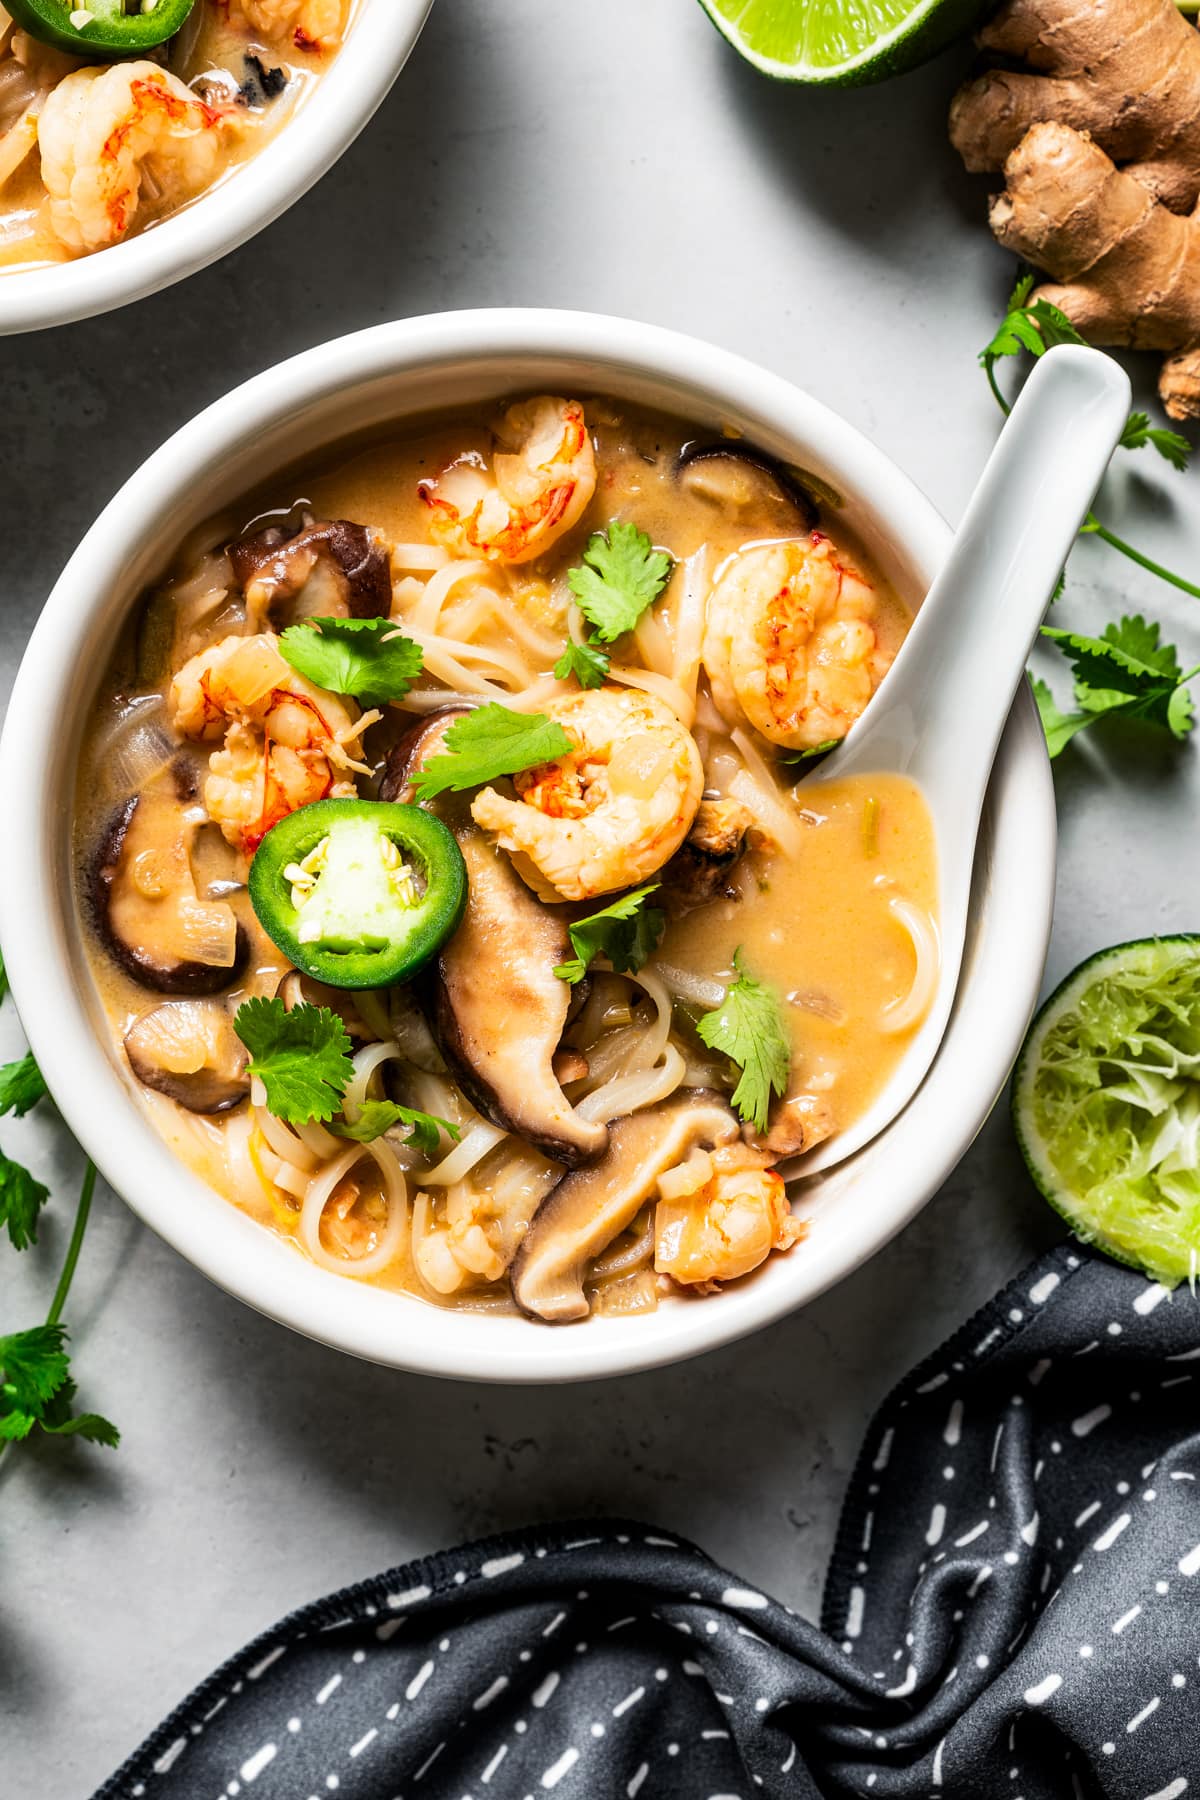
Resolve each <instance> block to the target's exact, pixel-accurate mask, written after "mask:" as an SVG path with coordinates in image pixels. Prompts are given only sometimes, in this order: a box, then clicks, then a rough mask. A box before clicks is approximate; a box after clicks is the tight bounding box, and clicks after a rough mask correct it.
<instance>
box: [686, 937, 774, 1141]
mask: <svg viewBox="0 0 1200 1800" xmlns="http://www.w3.org/2000/svg"><path fill="white" fill-rule="evenodd" d="M733 967H734V974H735V979H734V980H733V981H732V982H731V983H730V985H729V986H728V987H727V988H726V990H725V998H724V1000H722V1002H721V1004H720V1006H718V1007H717V1008H716V1009H715V1010H714V1011H713V1012H707V1013H705V1014H704V1016H703V1017H702V1018H701V1019H700V1020H699V1022H698V1024H697V1026H696V1030H697V1032H698V1033H699V1036H700V1039H701V1041H702V1042H703V1043H705V1044H707V1045H708V1047H709V1049H710V1050H720V1051H721V1052H722V1053H723V1054H724V1055H725V1056H727V1057H728V1058H729V1060H730V1061H731V1062H734V1063H736V1064H737V1066H738V1068H739V1069H740V1070H741V1071H742V1073H741V1079H740V1080H739V1082H738V1084H737V1086H736V1087H735V1088H734V1090H733V1104H734V1106H735V1107H736V1109H737V1111H738V1113H739V1114H740V1115H741V1117H742V1118H743V1119H744V1120H745V1121H746V1123H747V1124H752V1125H753V1126H754V1129H755V1130H756V1131H765V1130H766V1129H767V1115H768V1113H769V1111H770V1107H771V1095H772V1094H782V1093H783V1092H784V1091H785V1090H786V1088H787V1084H788V1072H789V1069H790V1066H791V1055H792V1051H791V1043H790V1041H789V1039H788V1034H787V1027H786V1026H785V1024H784V1021H783V1012H782V1010H781V1008H780V1005H779V1000H778V998H777V996H776V995H775V994H774V993H773V992H772V990H771V989H770V988H769V987H767V986H765V985H764V983H762V982H761V981H756V980H755V979H754V977H753V975H751V974H749V973H748V971H747V969H746V966H745V964H744V962H743V961H742V952H741V949H740V947H739V948H738V949H737V950H735V951H734V953H733Z"/></svg>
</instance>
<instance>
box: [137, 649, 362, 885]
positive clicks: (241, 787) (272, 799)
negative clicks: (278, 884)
mask: <svg viewBox="0 0 1200 1800" xmlns="http://www.w3.org/2000/svg"><path fill="white" fill-rule="evenodd" d="M276 644H277V640H276V638H275V637H274V635H273V634H272V633H271V632H263V633H262V634H261V635H260V636H258V637H247V638H243V637H227V638H222V640H221V641H220V643H217V644H212V645H210V646H209V648H208V649H207V650H201V651H199V652H198V653H197V654H196V655H195V656H193V657H192V658H191V660H190V661H189V662H186V663H184V665H183V667H182V668H181V669H180V670H179V672H178V674H177V675H176V676H175V678H174V680H173V681H172V683H171V690H170V695H169V699H168V704H169V707H170V712H171V717H172V720H173V722H174V725H175V729H176V730H177V731H179V732H181V733H182V735H183V736H184V737H189V738H195V739H197V740H199V741H200V742H205V741H208V740H210V739H213V738H221V739H223V743H222V747H221V749H219V750H214V751H213V754H212V755H211V756H210V757H209V759H208V767H209V776H208V780H207V781H206V782H205V784H204V804H205V807H206V809H207V811H208V816H209V818H210V819H212V821H213V823H214V824H215V825H219V826H220V828H221V831H222V833H223V834H224V836H225V838H226V839H227V841H228V842H229V843H231V844H234V845H236V846H237V848H239V849H241V850H243V851H245V852H246V854H247V855H251V854H253V852H254V851H255V850H256V849H257V848H258V845H259V844H260V842H261V841H262V839H263V838H264V837H265V836H266V834H267V832H268V831H269V830H270V829H271V826H272V825H274V824H275V823H276V822H277V821H278V820H279V819H282V818H283V817H284V816H285V815H286V814H287V813H290V812H294V811H295V810H296V808H297V807H298V806H307V805H308V804H309V803H310V802H311V801H313V800H325V799H330V798H332V799H335V800H344V799H353V798H354V796H355V794H356V793H357V789H356V787H355V784H354V774H355V772H357V773H359V774H367V773H369V771H368V769H367V768H366V765H365V764H364V763H361V762H355V761H354V760H353V759H352V752H353V751H355V750H357V748H358V744H357V740H358V738H359V736H360V734H361V733H362V731H363V729H364V728H365V726H366V725H368V724H369V723H370V722H371V720H372V719H374V718H377V717H378V714H376V713H367V714H364V715H363V716H362V717H361V718H360V717H359V716H358V712H357V709H356V708H355V707H353V705H352V704H351V703H349V702H347V701H345V700H343V699H341V698H339V697H338V696H337V695H334V694H327V693H326V692H325V691H324V690H323V689H322V688H319V687H314V686H313V684H312V682H311V681H306V680H305V679H304V677H303V676H302V675H299V674H297V672H296V670H295V669H292V668H290V667H289V666H288V664H287V663H286V662H284V660H283V658H282V656H280V654H279V651H278V649H277V648H276Z"/></svg>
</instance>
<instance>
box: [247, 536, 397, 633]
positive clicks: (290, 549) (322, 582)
mask: <svg viewBox="0 0 1200 1800" xmlns="http://www.w3.org/2000/svg"><path fill="white" fill-rule="evenodd" d="M228 555H229V564H230V567H231V569H232V570H233V578H234V580H235V581H236V582H237V584H238V586H239V587H240V588H241V589H242V591H243V592H244V594H245V596H246V606H247V611H248V613H249V614H250V616H251V617H254V616H257V617H258V618H259V619H260V620H263V621H264V622H265V621H268V620H269V621H270V623H271V624H274V625H282V624H291V623H293V622H294V621H295V620H297V619H313V618H321V619H330V618H334V619H345V618H350V619H386V618H387V616H388V614H389V613H390V612H391V609H392V573H391V563H390V560H389V557H388V553H387V549H386V547H385V546H384V545H383V544H382V543H380V542H379V540H378V539H377V538H375V537H374V536H373V535H372V534H371V532H369V531H368V530H367V528H366V526H365V525H356V524H355V523H354V521H353V520H352V519H323V520H320V521H317V522H311V521H310V522H309V523H308V524H303V525H301V526H299V527H298V528H297V529H296V530H295V531H292V532H288V531H285V530H284V529H283V528H282V527H281V526H279V525H270V526H268V527H267V529H266V530H265V531H260V532H256V533H255V535H254V536H253V537H243V538H238V539H236V540H235V541H234V542H233V543H232V544H230V545H229V547H228Z"/></svg>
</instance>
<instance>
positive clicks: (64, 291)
mask: <svg viewBox="0 0 1200 1800" xmlns="http://www.w3.org/2000/svg"><path fill="white" fill-rule="evenodd" d="M432 4H433V0H357V6H356V9H355V12H354V14H353V17H352V24H351V29H350V30H349V32H348V33H347V36H346V41H345V43H344V44H343V45H342V47H341V49H340V50H339V51H338V53H337V55H336V56H335V57H334V58H333V60H332V61H331V62H330V64H329V67H328V68H327V69H326V70H325V72H324V73H323V74H322V76H321V78H320V80H319V81H318V82H317V83H316V85H315V87H314V88H313V91H312V92H311V93H310V94H308V95H307V96H306V98H305V99H304V102H303V104H302V105H301V106H300V108H299V109H298V111H297V113H296V116H295V117H294V118H292V119H289V120H288V121H287V122H286V124H285V125H284V126H283V128H282V129H281V130H280V131H279V132H278V133H276V135H275V136H274V137H273V138H272V139H271V140H270V142H269V143H267V144H265V145H264V146H263V148H262V149H261V150H260V151H258V152H257V153H256V154H255V155H253V156H251V157H249V158H248V159H247V160H246V161H245V162H243V163H240V164H239V165H238V166H237V167H236V168H234V169H232V170H231V171H230V173H229V175H228V176H227V177H226V178H225V179H224V180H223V181H220V182H218V183H217V185H216V186H215V187H213V188H211V189H210V190H209V191H208V192H207V193H204V194H201V195H200V196H199V197H198V198H197V199H195V200H193V201H191V202H190V203H189V204H188V205H186V206H184V207H181V208H180V210H179V211H178V212H175V213H172V214H171V215H170V216H169V217H168V218H166V219H164V220H162V221H161V223H159V224H156V225H154V226H152V227H151V228H150V229H149V230H147V231H144V232H141V233H140V234H137V235H135V236H133V237H129V238H126V239H125V240H124V242H122V243H120V244H114V245H112V246H111V247H110V248H109V249H107V250H100V251H96V252H94V253H93V254H92V255H90V256H81V257H78V258H76V259H75V260H74V261H73V262H65V263H55V264H53V265H52V266H49V267H45V268H33V269H24V270H14V271H12V272H11V273H4V272H0V334H3V333H6V332H18V331H38V330H41V329H42V328H43V327H44V326H48V325H67V324H70V323H71V322H72V321H73V320H76V319H91V318H95V317H96V316H97V315H98V314H100V313H105V312H111V311H112V310H113V309H114V308H115V307H118V306H127V305H128V304H129V303H130V302H131V301H133V300H142V299H145V297H146V296H147V295H148V294H155V293H157V292H158V291H159V290H160V289H161V288H165V287H170V286H171V284H172V283H173V282H176V281H181V280H182V279H183V278H184V277H185V276H187V275H194V274H196V272H197V271H198V270H200V269H203V268H207V266H208V265H209V263H213V262H216V261H217V260H218V258H219V257H222V256H225V255H226V254H227V253H228V252H229V251H230V250H235V249H236V248H237V246H238V245H239V244H243V243H245V241H246V240H247V238H251V237H253V236H254V234H255V233H256V232H259V231H262V230H263V229H264V228H265V227H266V226H267V225H269V224H270V223H271V222H272V220H273V219H277V218H278V217H279V215H280V213H283V212H286V211H287V209H288V207H289V206H291V205H292V203H293V202H294V201H296V200H298V199H299V198H300V196H301V195H302V194H304V193H306V192H307V190H308V189H309V188H310V187H312V185H313V183H314V182H316V181H319V180H320V178H321V176H322V175H324V173H325V172H326V170H327V169H329V168H331V167H332V166H333V164H334V163H335V162H336V161H337V160H338V158H339V156H341V154H342V152H343V151H344V150H346V149H347V147H348V146H349V145H350V144H352V143H353V141H354V139H355V138H356V137H357V136H358V134H359V132H360V131H361V130H362V128H363V126H364V125H365V124H366V123H367V121H368V120H369V119H370V118H371V116H372V114H373V113H374V112H375V110H376V109H377V107H378V106H379V105H380V104H381V103H382V101H383V100H384V99H385V97H386V95H387V92H388V89H389V88H390V87H391V85H392V83H393V82H394V81H395V79H396V77H397V76H398V75H399V73H400V71H401V69H402V68H403V67H404V64H405V63H406V62H407V60H408V57H409V54H410V52H411V50H412V48H413V45H414V44H415V43H416V41H417V38H418V37H419V36H420V33H421V27H422V26H423V25H424V23H425V20H426V18H427V16H428V14H429V10H430V7H431V6H432Z"/></svg>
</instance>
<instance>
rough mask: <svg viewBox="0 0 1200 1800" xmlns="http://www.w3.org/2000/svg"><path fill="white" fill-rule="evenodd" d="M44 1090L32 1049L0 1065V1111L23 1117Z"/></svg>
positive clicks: (44, 1084)
mask: <svg viewBox="0 0 1200 1800" xmlns="http://www.w3.org/2000/svg"><path fill="white" fill-rule="evenodd" d="M45 1092H46V1083H45V1080H44V1078H43V1076H42V1071H41V1070H40V1069H39V1068H38V1066H37V1063H36V1061H35V1059H34V1054H33V1051H32V1050H27V1051H26V1052H25V1054H24V1056H22V1057H21V1058H20V1060H19V1061H17V1062H10V1063H4V1064H2V1065H0V1113H15V1114H16V1115H17V1117H18V1119H23V1118H24V1117H25V1114H26V1113H27V1112H29V1111H31V1109H32V1108H33V1107H35V1106H36V1105H37V1103H38V1101H39V1100H40V1099H41V1098H42V1097H43V1095H44V1094H45Z"/></svg>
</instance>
